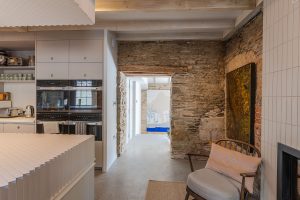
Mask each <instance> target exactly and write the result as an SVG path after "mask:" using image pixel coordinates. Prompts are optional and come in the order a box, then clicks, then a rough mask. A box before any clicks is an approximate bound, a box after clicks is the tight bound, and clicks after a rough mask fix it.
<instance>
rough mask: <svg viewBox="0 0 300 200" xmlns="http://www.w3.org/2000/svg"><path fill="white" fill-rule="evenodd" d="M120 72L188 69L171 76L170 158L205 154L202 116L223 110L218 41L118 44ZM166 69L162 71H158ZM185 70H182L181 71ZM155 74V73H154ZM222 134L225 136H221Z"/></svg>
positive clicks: (221, 72) (221, 44) (220, 60)
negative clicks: (191, 152)
mask: <svg viewBox="0 0 300 200" xmlns="http://www.w3.org/2000/svg"><path fill="white" fill-rule="evenodd" d="M118 49H119V51H118V65H119V69H121V70H125V71H126V70H127V71H135V72H136V71H137V69H136V67H135V68H134V69H132V70H131V69H130V68H131V67H134V66H141V67H143V68H147V66H157V68H156V69H158V70H159V72H160V73H162V74H163V73H164V71H165V67H170V68H169V69H176V68H177V67H178V68H182V67H187V68H186V69H188V70H187V72H185V73H175V74H173V75H172V88H171V111H172V116H171V148H172V157H174V158H182V157H183V156H184V155H185V153H187V152H190V151H198V152H199V151H201V150H204V149H205V148H204V146H203V141H200V137H199V124H200V121H201V118H203V117H205V113H207V112H209V111H210V110H214V109H215V108H216V107H217V108H219V109H220V110H222V111H223V110H224V105H225V94H224V83H225V80H224V79H225V68H224V62H223V58H224V50H225V48H224V45H223V43H222V42H219V41H165V42H161V41H160V42H132V41H131V42H119V46H118ZM160 66H165V67H160ZM183 69H184V68H183ZM157 72H158V71H156V73H157ZM223 134H224V133H223Z"/></svg>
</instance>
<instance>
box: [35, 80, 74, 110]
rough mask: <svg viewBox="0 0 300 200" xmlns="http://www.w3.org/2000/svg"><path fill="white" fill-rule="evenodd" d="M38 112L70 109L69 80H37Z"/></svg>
mask: <svg viewBox="0 0 300 200" xmlns="http://www.w3.org/2000/svg"><path fill="white" fill-rule="evenodd" d="M36 94H37V112H43V111H68V110H69V105H68V103H69V102H68V101H69V95H70V92H69V81H58V80H43V81H37V93H36Z"/></svg>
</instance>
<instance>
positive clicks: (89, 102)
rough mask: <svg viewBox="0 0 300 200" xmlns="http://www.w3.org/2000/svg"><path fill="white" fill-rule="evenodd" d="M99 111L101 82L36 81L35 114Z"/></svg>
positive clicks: (100, 105)
mask: <svg viewBox="0 0 300 200" xmlns="http://www.w3.org/2000/svg"><path fill="white" fill-rule="evenodd" d="M101 110H102V81H101V80H64V81H59V80H38V81H37V112H49V111H53V112H57V111H60V112H97V111H101Z"/></svg>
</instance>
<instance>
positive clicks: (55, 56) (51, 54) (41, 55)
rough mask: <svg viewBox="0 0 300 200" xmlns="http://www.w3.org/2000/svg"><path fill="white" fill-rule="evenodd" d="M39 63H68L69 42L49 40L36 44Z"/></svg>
mask: <svg viewBox="0 0 300 200" xmlns="http://www.w3.org/2000/svg"><path fill="white" fill-rule="evenodd" d="M36 58H37V62H51V63H52V62H68V61H69V41H68V40H53V41H51V40H49V41H37V42H36Z"/></svg>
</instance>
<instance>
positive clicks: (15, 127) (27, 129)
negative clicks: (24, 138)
mask: <svg viewBox="0 0 300 200" xmlns="http://www.w3.org/2000/svg"><path fill="white" fill-rule="evenodd" d="M3 132H4V133H35V128H34V124H15V123H14V124H3Z"/></svg>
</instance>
